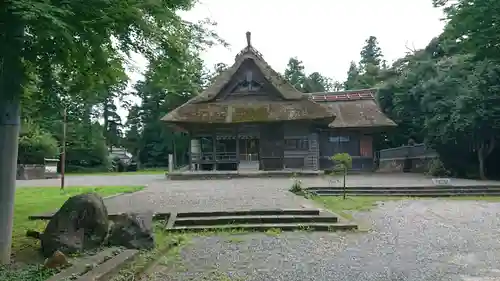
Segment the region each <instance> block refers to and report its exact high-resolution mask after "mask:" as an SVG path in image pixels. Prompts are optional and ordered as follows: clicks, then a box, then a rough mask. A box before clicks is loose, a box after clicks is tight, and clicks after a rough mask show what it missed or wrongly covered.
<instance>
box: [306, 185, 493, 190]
mask: <svg viewBox="0 0 500 281" xmlns="http://www.w3.org/2000/svg"><path fill="white" fill-rule="evenodd" d="M342 189H343V187H342V186H313V187H308V188H306V190H308V191H316V190H342ZM347 189H348V190H406V189H411V190H429V189H431V190H432V189H454V190H461V189H465V190H468V189H488V190H497V191H500V186H487V185H462V186H452V185H448V186H437V185H421V186H390V185H386V186H348V187H347Z"/></svg>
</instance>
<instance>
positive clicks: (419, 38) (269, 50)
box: [120, 0, 444, 116]
mask: <svg viewBox="0 0 500 281" xmlns="http://www.w3.org/2000/svg"><path fill="white" fill-rule="evenodd" d="M181 16H182V17H183V18H184V19H186V20H189V21H197V20H202V19H204V18H210V19H211V20H212V21H215V22H217V26H216V27H215V31H216V32H217V33H218V34H219V36H220V37H222V38H223V39H224V40H226V41H227V42H228V43H229V44H230V47H229V48H225V47H222V46H216V47H213V48H211V49H210V50H207V51H206V52H205V53H203V54H202V58H203V59H204V61H205V64H206V65H207V66H208V67H210V68H211V67H212V66H213V65H214V64H216V63H219V62H224V63H226V64H229V65H231V64H232V63H233V62H234V57H235V55H236V54H237V53H238V52H239V51H240V50H241V49H242V48H244V47H245V46H246V37H245V33H246V32H247V31H250V32H252V45H253V46H254V47H255V48H256V49H257V50H259V51H260V52H261V53H262V54H263V56H264V59H265V60H266V61H267V62H268V63H269V64H270V65H271V66H272V67H273V68H274V69H275V70H277V71H278V72H283V71H284V70H285V68H286V64H287V62H288V60H289V58H290V57H295V56H296V57H298V58H299V60H301V61H302V62H303V65H304V67H305V71H306V73H311V72H315V71H317V72H319V73H321V74H322V75H324V76H327V77H330V78H332V79H334V80H338V81H343V80H345V78H346V76H347V70H348V68H349V64H350V62H351V61H353V60H354V61H359V58H360V55H359V52H360V51H361V48H362V47H363V45H364V41H365V40H366V39H367V38H368V37H369V36H372V35H373V36H376V37H377V38H378V41H379V43H380V47H381V49H382V52H383V54H384V57H385V59H386V60H387V61H388V62H392V61H394V60H396V59H398V58H400V57H402V56H404V55H405V53H406V52H407V51H408V48H410V49H418V48H423V47H425V46H426V45H427V44H428V43H429V41H430V40H431V39H432V38H433V37H435V36H437V35H439V34H440V33H441V31H442V29H443V26H444V23H443V22H442V21H441V18H442V17H443V14H442V12H441V10H439V9H435V8H433V7H432V1H431V0H307V1H304V0H251V1H250V0H200V3H198V4H197V5H196V6H195V8H194V9H192V10H190V11H187V12H183V13H182V14H181ZM132 59H133V61H135V66H136V68H137V69H138V71H135V72H129V76H130V77H131V80H132V81H131V84H132V83H134V82H135V81H137V80H138V79H141V78H142V75H141V74H140V71H141V70H144V69H145V66H146V65H147V62H146V61H145V59H144V58H143V57H141V56H140V55H137V54H136V55H134V56H133V57H132ZM121 111H122V112H120V115H122V116H123V115H124V116H126V112H123V110H121Z"/></svg>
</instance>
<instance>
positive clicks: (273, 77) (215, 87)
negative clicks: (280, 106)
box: [191, 32, 304, 102]
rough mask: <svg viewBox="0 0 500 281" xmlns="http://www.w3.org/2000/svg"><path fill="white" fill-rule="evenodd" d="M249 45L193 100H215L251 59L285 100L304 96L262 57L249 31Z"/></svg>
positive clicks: (298, 98)
mask: <svg viewBox="0 0 500 281" xmlns="http://www.w3.org/2000/svg"><path fill="white" fill-rule="evenodd" d="M247 41H248V44H247V46H246V47H245V48H244V49H243V50H241V51H240V53H238V55H236V58H235V61H234V64H233V65H232V66H231V67H229V68H228V69H226V70H225V71H223V72H222V73H220V74H219V75H218V76H217V77H216V78H215V80H214V82H213V83H212V84H211V85H210V86H209V87H208V88H207V89H205V90H204V91H203V92H202V93H201V94H199V95H198V96H196V97H195V98H194V99H193V100H192V101H191V102H203V101H211V100H213V99H214V98H215V97H216V96H217V94H218V93H219V92H220V91H221V90H222V88H223V87H224V86H225V85H226V84H227V83H228V82H229V80H231V78H232V77H233V75H234V74H235V73H236V71H237V70H238V69H239V68H240V66H241V64H242V63H243V62H244V61H245V60H247V59H251V60H253V62H254V63H255V65H256V66H257V67H258V68H259V70H260V71H261V72H262V74H264V77H265V78H266V79H267V81H269V82H270V83H271V85H273V86H274V87H275V88H276V89H277V90H278V92H279V93H280V94H281V96H282V97H283V99H285V100H300V99H303V98H304V94H303V93H302V92H300V91H298V90H297V89H295V87H293V86H292V85H291V84H290V83H289V82H288V81H287V80H286V79H285V78H284V77H283V76H281V74H279V73H278V72H276V71H275V70H274V69H273V68H272V67H271V66H270V65H269V64H268V63H267V62H266V61H265V60H264V58H263V57H262V54H261V53H259V51H257V50H256V49H255V48H254V47H253V46H252V45H251V44H250V32H247Z"/></svg>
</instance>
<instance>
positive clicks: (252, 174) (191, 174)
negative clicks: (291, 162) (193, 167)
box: [166, 170, 323, 180]
mask: <svg viewBox="0 0 500 281" xmlns="http://www.w3.org/2000/svg"><path fill="white" fill-rule="evenodd" d="M321 174H323V172H322V171H312V170H311V171H308V170H280V171H259V170H255V171H174V172H171V173H168V174H167V175H166V176H167V178H168V179H170V180H210V179H232V178H270V177H287V178H291V177H316V176H319V175H321Z"/></svg>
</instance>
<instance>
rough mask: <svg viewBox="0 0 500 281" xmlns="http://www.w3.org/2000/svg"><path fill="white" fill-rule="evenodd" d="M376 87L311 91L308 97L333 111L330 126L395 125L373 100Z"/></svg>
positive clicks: (366, 126) (363, 126) (364, 126)
mask: <svg viewBox="0 0 500 281" xmlns="http://www.w3.org/2000/svg"><path fill="white" fill-rule="evenodd" d="M376 92H377V89H360V90H350V91H341V92H320V93H311V94H309V95H310V99H311V100H313V101H315V102H319V103H323V104H326V105H328V106H329V107H330V109H331V110H332V111H333V113H335V116H336V118H335V120H333V122H331V123H330V124H329V125H328V127H330V128H368V127H386V128H387V127H396V126H397V125H396V123H395V122H394V121H392V120H391V119H390V118H389V117H387V116H385V114H384V113H383V112H382V110H381V109H380V107H379V105H378V104H377V102H376V100H375V94H376Z"/></svg>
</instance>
